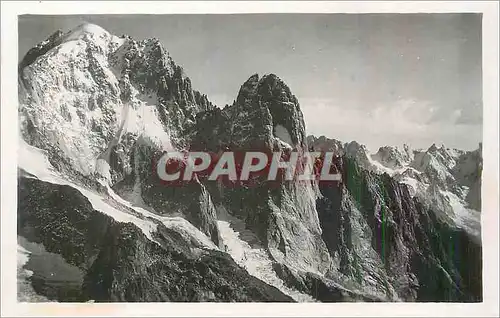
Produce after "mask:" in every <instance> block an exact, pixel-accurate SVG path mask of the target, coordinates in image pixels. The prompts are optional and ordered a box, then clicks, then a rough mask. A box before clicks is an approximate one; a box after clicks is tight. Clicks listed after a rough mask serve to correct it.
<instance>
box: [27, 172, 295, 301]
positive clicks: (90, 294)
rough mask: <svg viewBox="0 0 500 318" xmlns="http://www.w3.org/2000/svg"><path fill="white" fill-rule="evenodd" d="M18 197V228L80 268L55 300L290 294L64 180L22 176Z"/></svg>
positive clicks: (258, 298)
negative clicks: (119, 214)
mask: <svg viewBox="0 0 500 318" xmlns="http://www.w3.org/2000/svg"><path fill="white" fill-rule="evenodd" d="M18 198H19V201H18V234H19V235H21V236H23V237H26V238H27V239H28V240H29V241H32V242H36V243H41V244H43V245H44V246H45V247H46V249H47V250H48V251H49V252H53V253H57V254H60V255H62V257H63V258H64V259H65V260H66V261H67V262H68V263H69V264H72V265H74V266H77V267H79V268H80V269H81V270H82V271H83V273H84V278H83V281H82V285H81V287H80V289H79V293H78V294H77V295H75V291H74V290H73V293H72V294H68V293H61V294H60V295H59V296H58V299H56V300H58V301H88V300H94V301H101V302H109V301H128V302H136V301H143V302H144V301H145V302H157V301H177V302H183V301H226V302H227V301H263V302H265V301H292V300H291V299H290V298H289V297H288V296H286V295H284V294H282V293H281V292H280V291H279V290H277V289H276V288H274V287H271V286H268V285H267V284H265V283H263V282H262V281H260V280H258V279H256V278H255V277H253V276H250V275H249V274H248V273H247V272H246V271H245V270H243V269H242V268H240V267H239V266H238V265H236V263H234V261H233V260H232V259H231V258H230V256H229V255H228V254H225V253H222V252H218V251H214V250H198V251H196V250H193V249H191V248H190V246H191V244H190V242H185V241H183V239H182V236H180V235H179V234H176V232H175V231H172V230H170V229H167V228H166V227H165V226H161V224H159V227H158V231H157V232H156V233H155V239H156V242H152V241H150V240H149V239H147V238H146V236H145V235H144V234H143V233H142V231H141V230H140V229H139V228H138V227H137V226H135V225H134V224H132V223H118V222H116V221H115V220H113V219H112V218H110V217H109V216H107V215H104V214H102V213H100V212H99V211H96V210H94V209H93V207H92V205H91V204H90V203H89V201H88V200H87V199H86V198H85V196H83V195H82V194H81V193H80V192H79V191H77V190H75V189H74V188H72V187H70V186H66V185H55V184H51V183H47V182H42V181H39V180H36V179H31V178H25V177H22V178H20V179H19V190H18ZM35 286H40V284H38V285H35Z"/></svg>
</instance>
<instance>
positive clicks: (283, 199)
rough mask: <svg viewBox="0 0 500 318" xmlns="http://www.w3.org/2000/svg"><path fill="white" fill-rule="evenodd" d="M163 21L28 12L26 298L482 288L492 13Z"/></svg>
mask: <svg viewBox="0 0 500 318" xmlns="http://www.w3.org/2000/svg"><path fill="white" fill-rule="evenodd" d="M116 5H119V2H117V4H116ZM165 5H167V4H165ZM153 13H154V12H151V14H142V13H133V12H130V13H129V14H105V13H103V14H97V13H96V14H86V13H84V12H82V13H80V14H30V13H26V14H20V15H18V16H17V17H16V19H17V20H16V24H17V41H18V42H17V45H16V44H15V43H9V45H16V46H17V56H15V57H14V58H17V64H16V69H17V83H14V82H13V79H12V80H11V84H10V87H12V89H14V87H16V88H17V92H16V96H17V97H16V99H17V105H10V104H9V105H8V107H13V111H12V113H15V114H16V117H17V118H11V119H10V121H11V122H15V121H17V124H16V126H15V127H16V130H17V131H16V130H14V131H13V132H12V134H11V135H10V136H8V138H9V139H11V143H13V144H15V147H16V148H17V158H15V159H12V160H15V167H16V170H13V171H12V172H11V173H12V174H15V175H16V176H15V181H16V183H15V184H12V185H11V186H10V187H11V188H12V190H11V192H12V193H17V194H16V199H15V208H14V209H12V210H9V211H4V209H3V208H2V213H5V212H6V213H12V214H16V213H14V212H17V215H16V216H15V217H14V219H15V220H16V221H15V222H16V227H15V233H16V234H15V237H14V234H12V240H14V241H12V242H10V244H15V243H17V249H16V251H17V252H16V255H15V256H12V260H14V259H16V264H17V265H16V273H17V275H16V280H15V281H16V286H17V290H16V291H15V294H16V296H15V298H16V301H17V302H18V303H27V304H31V303H50V304H57V303H80V304H87V305H89V306H91V305H93V304H98V303H118V302H119V303H123V302H125V303H186V302H189V303H206V302H218V303H221V302H222V303H293V302H296V303H297V302H298V303H367V302H368V303H401V302H404V303H419V304H424V303H460V304H465V303H482V302H483V301H484V300H485V297H486V298H488V297H487V296H485V292H484V284H485V280H488V276H487V275H486V273H485V271H484V268H485V264H484V263H485V257H484V249H485V248H486V247H485V245H488V244H490V243H493V244H496V245H495V246H497V247H498V242H492V241H485V239H484V237H485V236H484V235H485V234H484V231H485V229H484V227H485V226H487V225H485V223H484V219H483V217H484V215H485V214H486V213H488V214H489V215H491V214H495V216H494V217H496V220H498V216H496V215H497V214H498V202H496V203H493V204H496V210H494V209H491V207H492V205H491V204H489V205H488V206H489V207H490V208H489V209H488V208H486V207H485V204H484V202H483V201H484V200H486V199H485V196H486V194H487V193H489V194H490V195H492V197H490V199H488V200H489V201H491V200H492V199H495V198H496V200H497V201H498V170H484V171H483V169H484V168H485V167H484V162H489V163H488V164H489V165H491V164H492V161H491V160H492V159H490V161H488V159H485V156H486V155H485V151H489V153H491V152H496V156H497V157H496V158H497V159H498V144H493V143H491V142H489V143H487V142H485V141H484V140H485V138H487V136H486V135H485V133H484V131H485V127H484V121H485V117H487V115H485V112H484V109H485V107H486V106H485V96H484V90H483V85H484V84H485V80H484V78H485V77H484V71H485V69H484V67H483V65H484V63H483V62H484V61H483V56H484V54H483V53H484V52H483V50H484V45H483V41H484V36H483V34H484V24H483V20H484V16H483V13H481V12H467V11H464V12H457V11H456V10H455V11H454V12H435V13H432V12H422V13H419V12H406V13H397V12H395V13H387V12H386V13H383V12H381V13H377V12H373V13H370V12H363V13H348V12H346V13H343V12H334V13H330V12H323V13H322V12H317V13H277V12H275V13H234V14H222V13H219V14H217V13H215V14H190V13H171V14H169V13H158V14H153ZM2 36H3V31H2ZM497 43H498V42H497ZM4 45H6V43H3V41H2V46H4ZM496 49H498V48H496ZM496 52H497V53H498V51H496ZM3 57H4V54H3V52H2V59H3ZM14 61H15V60H14ZM496 63H497V66H498V60H497V62H496ZM2 67H3V62H2ZM496 72H498V71H496ZM496 74H497V75H496V76H497V80H498V73H496ZM2 81H3V74H2ZM497 83H498V82H497ZM14 85H15V86H14ZM3 91H4V89H3V88H2V92H3ZM11 94H14V93H13V92H11ZM497 95H498V91H497ZM490 106H491V105H490ZM493 106H494V108H496V109H498V104H497V105H493ZM5 107H7V105H6V104H5V103H4V102H3V100H2V117H3V115H4V114H3V110H4V108H5ZM496 112H497V114H498V110H496ZM490 120H491V118H490ZM495 120H496V123H495V125H496V127H497V128H496V129H497V132H498V119H495ZM3 123H4V119H3V118H2V124H3ZM6 137H7V136H5V135H4V133H3V132H2V143H3V142H4V138H6ZM495 138H498V136H496V137H495ZM496 140H497V141H498V139H496ZM483 145H484V146H483ZM486 147H490V148H489V149H490V150H487V149H486ZM2 152H3V149H2ZM3 158H4V157H3V156H2V161H3ZM497 159H495V160H497ZM493 163H494V164H498V163H497V162H496V163H495V162H493ZM488 169H492V168H491V167H490V168H488ZM493 169H497V168H493ZM2 170H3V169H2ZM14 171H16V172H14ZM3 172H4V171H2V174H3ZM485 175H486V177H488V176H490V178H496V179H494V181H495V182H496V183H492V182H493V181H491V182H489V184H490V185H489V189H488V191H487V193H486V194H485V189H484V180H485ZM491 180H493V179H491ZM2 187H3V182H2ZM492 187H493V188H492ZM14 189H15V190H14ZM3 197H4V195H3V194H2V201H3ZM493 208H495V205H493ZM490 226H492V225H490ZM495 226H497V228H496V229H497V230H498V225H495ZM10 228H11V229H10V230H11V231H14V224H11V225H10ZM495 235H497V236H496V237H497V239H498V233H496V234H495ZM15 238H17V241H16V240H15ZM2 241H3V238H2ZM3 244H4V243H2V246H3ZM497 249H498V248H497ZM497 255H498V254H497ZM496 266H498V262H497V263H496ZM490 269H491V268H490ZM496 271H497V272H498V267H497V268H496ZM5 274H6V273H2V277H3V275H5ZM13 275H14V274H13V273H12V274H11V276H13ZM496 275H497V276H495V277H496V278H498V273H497V274H496ZM485 276H486V277H485ZM492 277H493V276H492ZM496 284H498V282H496ZM496 289H497V291H496V292H497V293H498V285H496ZM10 293H14V291H13V290H11V291H10ZM490 301H491V299H490ZM496 302H497V307H498V299H497V300H496ZM132 306H133V305H132ZM311 306H313V304H311ZM311 308H314V307H311ZM331 308H332V309H331V310H335V309H334V308H335V307H334V306H333V304H332V307H331ZM497 310H498V309H497ZM497 312H498V311H497ZM240 314H243V313H240ZM367 314H368V313H367ZM490 314H491V313H490Z"/></svg>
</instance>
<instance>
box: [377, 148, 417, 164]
mask: <svg viewBox="0 0 500 318" xmlns="http://www.w3.org/2000/svg"><path fill="white" fill-rule="evenodd" d="M371 157H372V159H373V160H376V161H378V162H380V163H381V164H383V165H384V166H386V167H388V168H390V169H400V168H402V167H404V166H405V165H407V164H408V163H409V162H410V161H411V159H412V154H411V151H410V148H409V146H408V145H405V147H403V149H399V148H398V147H391V146H384V147H380V148H379V150H378V151H377V153H376V154H374V155H372V156H371Z"/></svg>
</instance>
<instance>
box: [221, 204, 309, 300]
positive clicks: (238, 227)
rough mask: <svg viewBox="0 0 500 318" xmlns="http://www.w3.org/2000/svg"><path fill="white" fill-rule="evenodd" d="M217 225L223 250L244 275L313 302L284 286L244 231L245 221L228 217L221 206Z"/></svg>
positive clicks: (258, 245)
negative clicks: (243, 270) (245, 272)
mask: <svg viewBox="0 0 500 318" xmlns="http://www.w3.org/2000/svg"><path fill="white" fill-rule="evenodd" d="M218 214H219V220H218V221H217V225H218V227H219V231H220V233H221V237H222V243H223V244H224V246H225V251H226V252H227V253H229V255H231V257H232V258H233V259H234V261H235V262H236V263H237V264H238V265H240V266H242V267H243V268H245V269H246V270H247V271H248V273H249V274H250V275H252V276H255V277H257V278H258V279H260V280H262V281H264V282H266V283H267V284H269V285H272V286H274V287H276V288H278V289H279V290H281V291H282V292H283V293H285V294H287V295H288V296H290V297H292V298H293V299H294V300H296V301H299V302H316V300H315V299H314V298H313V297H311V296H309V295H307V294H304V293H301V292H299V291H296V290H293V289H291V288H289V287H287V286H285V284H284V282H283V280H282V279H280V278H279V277H278V276H277V274H276V272H275V271H274V269H273V263H272V261H271V258H270V257H269V255H268V253H267V251H266V250H265V248H264V247H263V246H262V244H261V243H260V241H259V239H258V238H257V236H256V235H255V234H254V233H252V232H251V231H250V230H248V229H246V226H245V222H244V221H242V220H240V219H238V218H236V217H233V216H231V215H229V213H227V211H226V210H225V208H224V207H223V206H219V207H218Z"/></svg>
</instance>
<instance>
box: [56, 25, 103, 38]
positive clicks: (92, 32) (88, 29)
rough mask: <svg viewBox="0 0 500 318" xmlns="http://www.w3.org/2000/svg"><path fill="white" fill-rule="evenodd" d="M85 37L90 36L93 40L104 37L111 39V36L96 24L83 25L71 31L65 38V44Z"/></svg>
mask: <svg viewBox="0 0 500 318" xmlns="http://www.w3.org/2000/svg"><path fill="white" fill-rule="evenodd" d="M85 36H90V37H93V38H103V37H110V36H111V34H110V33H109V32H108V31H106V30H104V29H103V28H102V27H100V26H98V25H96V24H92V23H83V24H80V25H79V26H77V27H76V28H74V29H72V30H70V31H69V32H68V34H67V35H66V36H65V37H64V40H63V42H67V41H73V40H79V39H82V38H83V37H85Z"/></svg>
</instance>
